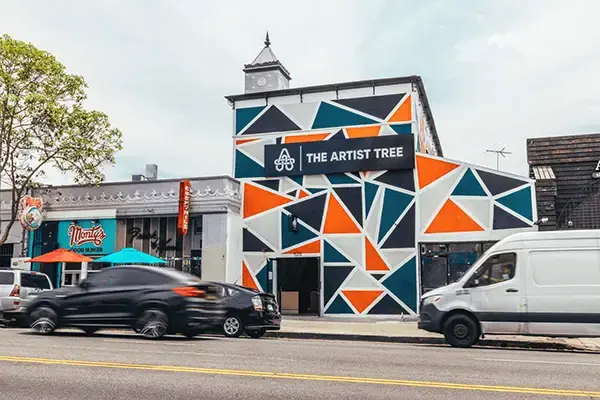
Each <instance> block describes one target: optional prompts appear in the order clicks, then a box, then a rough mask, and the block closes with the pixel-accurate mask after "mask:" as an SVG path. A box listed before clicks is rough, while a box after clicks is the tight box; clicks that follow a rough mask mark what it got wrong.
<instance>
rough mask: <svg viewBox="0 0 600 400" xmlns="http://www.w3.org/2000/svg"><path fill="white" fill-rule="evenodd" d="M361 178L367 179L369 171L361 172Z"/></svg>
mask: <svg viewBox="0 0 600 400" xmlns="http://www.w3.org/2000/svg"><path fill="white" fill-rule="evenodd" d="M361 174H362V176H363V178H365V179H367V175H369V171H365V172H361Z"/></svg>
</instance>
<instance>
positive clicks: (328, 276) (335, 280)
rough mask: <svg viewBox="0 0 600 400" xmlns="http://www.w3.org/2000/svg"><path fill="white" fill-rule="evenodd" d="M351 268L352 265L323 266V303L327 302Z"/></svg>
mask: <svg viewBox="0 0 600 400" xmlns="http://www.w3.org/2000/svg"><path fill="white" fill-rule="evenodd" d="M353 269H354V267H352V266H343V267H325V269H324V271H323V278H324V282H323V300H324V302H325V304H327V303H328V302H329V300H330V299H331V297H332V296H333V295H334V294H335V292H336V291H337V290H338V289H339V287H340V286H341V285H342V283H343V282H344V281H345V280H346V278H347V277H348V275H350V272H352V270H353Z"/></svg>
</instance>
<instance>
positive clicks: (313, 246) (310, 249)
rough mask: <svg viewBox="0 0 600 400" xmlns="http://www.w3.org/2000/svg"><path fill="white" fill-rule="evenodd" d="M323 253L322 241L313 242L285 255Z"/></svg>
mask: <svg viewBox="0 0 600 400" xmlns="http://www.w3.org/2000/svg"><path fill="white" fill-rule="evenodd" d="M319 253H321V240H319V239H317V240H313V241H312V242H310V243H306V244H304V245H302V246H300V247H296V248H295V249H292V250H289V251H286V252H285V253H284V254H319Z"/></svg>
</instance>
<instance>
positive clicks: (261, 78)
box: [256, 76, 267, 86]
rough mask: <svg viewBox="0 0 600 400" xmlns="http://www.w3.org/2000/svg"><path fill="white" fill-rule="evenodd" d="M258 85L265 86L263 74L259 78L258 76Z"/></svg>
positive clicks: (265, 81)
mask: <svg viewBox="0 0 600 400" xmlns="http://www.w3.org/2000/svg"><path fill="white" fill-rule="evenodd" d="M256 83H258V86H265V84H266V83H267V80H266V79H265V77H264V76H261V77H260V78H258V82H256Z"/></svg>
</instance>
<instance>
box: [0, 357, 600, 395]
mask: <svg viewBox="0 0 600 400" xmlns="http://www.w3.org/2000/svg"><path fill="white" fill-rule="evenodd" d="M0 361H7V362H15V363H32V364H46V365H70V366H78V367H100V368H120V369H137V370H149V371H164V372H188V373H196V374H211V375H229V376H248V377H255V378H272V379H273V378H274V379H297V380H307V381H327V382H344V383H362V384H374V385H396V386H411V387H422V388H431V389H455V390H472V391H485V392H503V393H522V394H539V395H547V396H571V397H592V398H600V392H586V391H581V390H561V389H544V388H526V387H513V386H490V385H471V384H463V383H448V382H428V381H413V380H399V379H378V378H360V377H350V376H328V375H309V374H294V373H286V372H262V371H244V370H232V369H218V368H198V367H185V366H171V365H151V364H129V363H127V364H123V363H114V362H102V361H83V360H60V359H50V358H30V357H12V356H0Z"/></svg>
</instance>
